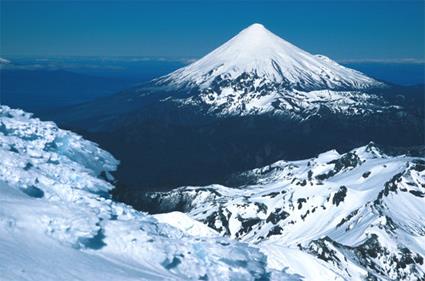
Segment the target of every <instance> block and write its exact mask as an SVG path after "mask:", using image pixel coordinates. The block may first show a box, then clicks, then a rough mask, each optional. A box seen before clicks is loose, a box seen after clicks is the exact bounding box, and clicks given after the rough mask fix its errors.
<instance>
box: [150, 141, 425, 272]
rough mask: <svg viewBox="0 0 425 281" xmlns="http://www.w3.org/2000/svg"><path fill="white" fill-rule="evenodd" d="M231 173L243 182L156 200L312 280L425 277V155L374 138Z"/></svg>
mask: <svg viewBox="0 0 425 281" xmlns="http://www.w3.org/2000/svg"><path fill="white" fill-rule="evenodd" d="M234 180H237V181H239V182H242V183H245V185H242V186H241V187H240V188H229V187H225V186H221V185H211V186H206V187H183V188H180V189H176V190H174V191H171V192H168V193H152V194H150V200H151V202H153V203H154V204H155V205H156V206H157V207H158V206H159V210H163V211H169V210H170V209H176V208H180V209H181V210H183V211H185V212H186V213H187V214H189V215H190V216H191V217H192V218H194V219H196V220H198V221H200V222H203V223H205V224H206V225H208V226H209V227H211V228H213V229H215V230H216V231H217V232H219V233H221V234H222V235H223V236H229V237H232V238H234V239H237V240H241V241H244V242H248V243H251V244H252V245H257V246H258V248H259V249H261V251H262V252H264V253H266V254H267V255H268V261H269V266H271V267H274V268H275V269H277V270H282V269H284V268H287V271H288V272H290V273H298V274H301V275H302V276H304V277H306V279H307V280H366V279H368V278H369V279H368V280H375V279H379V280H424V278H425V263H424V257H425V223H424V222H425V207H424V206H425V159H424V158H412V157H407V156H398V157H390V156H387V155H385V154H384V153H382V152H381V151H380V150H379V148H377V147H376V146H375V145H374V144H372V143H371V144H369V145H368V146H365V147H361V148H358V149H355V150H352V151H351V152H349V153H346V154H343V155H340V154H338V153H337V152H336V151H329V152H326V153H323V154H320V155H319V156H317V157H316V158H312V159H308V160H302V161H293V162H284V161H280V162H277V163H275V164H273V165H270V166H266V167H264V168H261V169H255V170H252V171H249V172H246V173H243V174H240V175H238V176H237V177H236V178H235V179H234ZM157 211H158V209H157ZM163 216H164V215H163ZM318 276H321V279H317V278H318Z"/></svg>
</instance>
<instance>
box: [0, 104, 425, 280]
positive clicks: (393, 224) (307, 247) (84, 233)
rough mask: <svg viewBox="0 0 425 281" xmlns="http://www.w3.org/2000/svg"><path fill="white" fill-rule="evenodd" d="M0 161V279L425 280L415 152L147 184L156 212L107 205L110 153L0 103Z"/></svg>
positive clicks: (422, 165)
mask: <svg viewBox="0 0 425 281" xmlns="http://www.w3.org/2000/svg"><path fill="white" fill-rule="evenodd" d="M0 159H1V163H0V272H1V274H0V280H4V281H6V280H7V281H10V280H99V279H102V280H103V279H105V280H106V279H110V280H313V281H316V280H424V279H425V273H424V272H425V265H424V256H425V247H424V245H425V224H424V221H425V209H424V207H423V206H424V205H425V190H424V188H425V159H424V158H418V157H407V156H397V157H392V156H387V155H385V154H384V153H383V152H382V151H381V150H380V149H379V148H378V147H377V146H375V145H374V144H373V143H371V144H369V145H368V146H364V147H361V148H358V149H355V150H353V151H351V152H348V153H346V154H339V153H338V152H336V151H335V150H333V151H329V152H325V153H322V154H320V155H318V156H317V157H316V158H312V159H307V160H300V161H293V162H285V161H279V162H277V163H275V164H272V165H269V166H266V167H264V168H259V169H254V170H252V171H248V172H245V173H242V174H239V175H236V176H235V178H234V180H237V181H238V182H240V183H242V184H241V185H240V186H239V187H238V188H230V187H226V186H222V185H211V186H206V187H182V188H179V189H176V190H173V191H171V192H167V193H153V194H151V195H150V196H151V198H150V200H152V202H154V204H157V206H158V207H159V208H160V209H161V208H162V209H163V210H164V211H166V212H164V213H162V214H156V215H149V214H147V213H143V212H139V211H137V210H134V209H133V208H132V207H130V206H128V205H125V204H123V203H118V202H114V201H113V200H111V198H110V195H109V193H108V192H109V191H110V190H111V189H112V188H113V184H112V183H113V177H112V176H111V174H110V172H111V171H113V170H114V169H116V167H117V165H118V164H119V163H118V161H117V160H116V159H115V158H114V157H113V156H112V155H111V154H109V153H108V152H106V151H104V150H102V149H100V148H99V147H98V146H97V145H96V144H95V143H92V142H89V141H87V140H84V139H83V138H82V137H80V136H78V135H76V134H74V133H72V132H70V131H65V130H61V129H59V128H58V127H57V126H56V125H55V124H54V123H52V122H42V121H40V120H38V119H35V118H32V117H31V114H29V113H25V112H23V111H21V110H14V109H10V108H8V107H6V106H2V107H0ZM175 206H183V207H184V212H185V213H183V212H177V211H172V210H173V208H174V209H175ZM170 211H172V212H170Z"/></svg>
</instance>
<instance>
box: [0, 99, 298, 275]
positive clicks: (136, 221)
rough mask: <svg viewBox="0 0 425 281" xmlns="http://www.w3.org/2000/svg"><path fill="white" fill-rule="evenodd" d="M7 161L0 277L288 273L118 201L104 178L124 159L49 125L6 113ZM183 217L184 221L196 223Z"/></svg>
mask: <svg viewBox="0 0 425 281" xmlns="http://www.w3.org/2000/svg"><path fill="white" fill-rule="evenodd" d="M0 159H1V162H0V272H1V274H0V280H4V281H6V280H7V281H11V280H58V279H60V280H99V279H105V280H266V279H267V278H268V276H269V275H270V274H273V276H279V278H282V279H284V278H286V277H287V276H290V275H288V274H284V273H280V272H270V271H268V269H267V268H266V257H265V255H264V254H262V253H261V252H260V251H259V250H258V249H256V248H253V247H250V246H248V245H247V244H245V243H241V242H237V241H232V240H230V239H228V238H223V237H220V236H217V235H211V234H213V233H214V232H215V231H214V230H210V231H207V229H208V227H206V226H204V227H202V228H199V229H203V230H204V231H203V232H198V233H192V234H194V235H195V234H196V235H195V236H194V235H188V234H186V233H185V232H183V231H181V230H179V229H177V228H175V227H172V226H170V225H168V224H163V223H160V222H159V221H158V220H156V219H155V218H154V217H152V216H150V215H147V214H144V213H141V212H138V211H136V210H134V209H133V208H131V207H130V206H128V205H125V204H122V203H117V202H114V201H112V200H111V199H110V197H109V195H108V191H110V190H111V189H112V188H113V185H112V184H111V183H110V182H108V181H107V180H109V181H111V180H112V179H113V178H112V176H111V175H110V172H111V171H113V170H114V169H115V168H116V166H117V164H118V161H117V160H115V159H114V157H113V156H112V155H111V154H109V153H108V152H106V151H104V150H102V149H100V148H99V147H98V146H97V145H96V144H95V143H92V142H89V141H86V140H84V139H82V138H81V137H80V136H78V135H76V134H74V133H72V132H69V131H65V130H61V129H59V128H58V127H56V125H55V124H54V123H52V122H42V121H40V120H39V119H35V118H32V117H31V114H28V113H25V112H23V111H21V110H14V109H10V108H8V107H6V106H1V107H0ZM185 216H186V215H184V214H179V215H178V218H179V220H180V221H182V222H185V223H187V222H191V221H192V220H191V219H190V218H187V217H185ZM193 224H194V225H196V223H193ZM285 276H286V277H285Z"/></svg>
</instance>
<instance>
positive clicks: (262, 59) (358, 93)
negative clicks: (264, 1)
mask: <svg viewBox="0 0 425 281" xmlns="http://www.w3.org/2000/svg"><path fill="white" fill-rule="evenodd" d="M154 86H156V87H158V86H160V89H165V90H167V91H181V92H182V96H183V97H179V95H177V96H176V95H173V96H170V99H171V100H173V101H175V102H177V103H178V104H181V105H186V106H188V105H189V106H195V107H198V108H199V107H200V108H202V109H203V110H205V111H206V112H207V113H210V114H211V113H212V114H215V115H251V114H262V113H266V112H274V113H279V114H282V113H288V112H291V113H294V112H297V111H301V110H306V111H307V112H311V111H314V110H315V109H316V110H317V108H318V105H326V106H327V107H329V108H330V109H331V111H335V112H343V113H346V114H353V113H358V114H364V111H365V109H367V108H369V109H370V108H371V105H372V107H374V105H375V106H376V104H377V97H376V96H374V95H368V94H365V91H367V90H369V89H373V88H381V87H384V86H385V85H384V84H383V83H381V82H378V81H376V80H374V79H373V78H370V77H368V76H366V75H364V74H362V73H360V72H358V71H355V70H352V69H349V68H346V67H344V66H342V65H339V64H338V63H336V62H335V61H332V60H331V59H329V58H327V57H325V56H322V55H312V54H310V53H308V52H306V51H304V50H302V49H300V48H298V47H296V46H294V45H292V44H291V43H289V42H287V41H285V40H284V39H282V38H280V37H278V36H276V35H275V34H273V33H272V32H270V31H269V30H267V29H266V28H265V27H264V26H262V25H261V24H253V25H251V26H249V27H248V28H246V29H244V30H242V31H241V32H240V33H239V34H237V35H236V36H235V37H233V38H232V39H230V40H229V41H228V42H226V43H225V44H223V45H222V46H220V47H218V48H217V49H215V50H214V51H212V52H211V53H209V54H207V55H206V56H205V57H203V58H201V59H199V60H198V61H196V62H194V63H192V64H190V65H188V66H186V67H183V68H181V69H178V70H176V71H175V72H173V73H171V74H169V75H166V76H164V77H161V78H159V79H157V80H154ZM150 89H151V88H150ZM145 90H146V89H145ZM156 90H158V89H156ZM139 92H146V91H144V90H143V89H139ZM148 92H149V90H148ZM189 92H191V93H192V95H191V96H190V97H187V93H189ZM183 93H186V94H183ZM193 93H195V94H193ZM378 104H380V105H381V106H383V105H382V101H378Z"/></svg>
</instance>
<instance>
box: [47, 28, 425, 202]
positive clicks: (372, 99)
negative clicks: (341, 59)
mask: <svg viewBox="0 0 425 281" xmlns="http://www.w3.org/2000/svg"><path fill="white" fill-rule="evenodd" d="M422 91H423V87H399V86H395V85H390V84H388V83H384V82H382V81H377V80H375V79H373V78H371V77H368V76H366V75H364V74H363V73H360V72H358V71H355V70H352V69H349V68H346V67H344V66H341V65H339V64H338V63H336V62H334V61H332V60H331V59H329V58H327V57H325V56H322V55H313V54H310V53H308V52H306V51H304V50H302V49H300V48H298V47H296V46H294V45H292V44H291V43H289V42H287V41H285V40H283V39H281V38H280V37H278V36H276V35H274V34H273V33H271V32H270V31H268V30H267V29H266V28H265V27H263V26H262V25H260V24H254V25H251V26H250V27H248V28H246V29H244V30H242V31H241V32H240V33H239V34H237V35H236V36H235V37H233V38H232V39H230V40H229V41H228V42H226V43H225V44H223V45H222V46H220V47H219V48H217V49H215V50H214V51H212V52H211V53H209V54H207V55H206V56H205V57H203V58H201V59H200V60H198V61H196V62H194V63H192V64H190V65H188V66H186V67H183V68H181V69H178V70H176V71H174V72H172V73H170V74H168V75H165V76H163V77H159V78H157V79H154V80H152V81H150V82H148V83H145V84H143V85H142V86H138V87H135V88H132V89H128V90H126V91H123V92H121V93H118V94H116V95H114V96H112V97H108V98H101V99H98V100H96V101H94V102H89V103H85V104H81V105H79V106H75V107H73V108H71V109H70V110H68V111H64V112H62V113H61V114H60V116H59V117H58V116H55V118H54V119H55V120H56V121H58V123H59V124H60V125H62V126H65V127H67V128H70V129H73V130H76V131H78V132H80V133H82V134H83V135H85V136H86V137H88V138H90V139H92V140H94V141H96V142H98V143H100V144H101V145H102V147H104V148H105V149H107V150H109V151H111V152H112V153H113V154H114V155H115V156H116V157H117V158H118V159H120V160H121V165H120V168H119V170H118V172H117V173H116V177H117V179H118V188H117V189H116V190H115V195H116V196H117V198H119V199H121V200H124V201H126V202H129V203H135V201H137V198H138V196H137V195H135V194H137V193H138V192H140V193H144V192H145V191H159V190H169V189H171V188H173V187H177V186H181V185H205V184H211V183H225V182H226V180H227V179H228V178H229V177H230V176H231V175H232V174H234V173H238V172H241V171H244V170H248V169H252V168H256V167H261V166H265V165H268V164H271V163H273V162H275V161H278V160H281V159H285V160H295V159H303V158H309V157H313V156H315V155H317V154H318V153H321V152H323V151H327V150H330V149H337V150H338V151H339V152H346V151H349V150H350V149H353V148H355V147H359V146H362V145H366V144H367V143H369V142H370V141H374V142H375V143H377V144H379V145H381V146H384V147H388V148H391V149H399V147H402V148H403V149H404V150H405V151H407V152H409V151H415V150H417V149H418V147H419V149H420V146H421V145H423V140H424V126H423V120H424V109H423V106H422V105H423V98H424V97H423V92H422Z"/></svg>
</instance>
